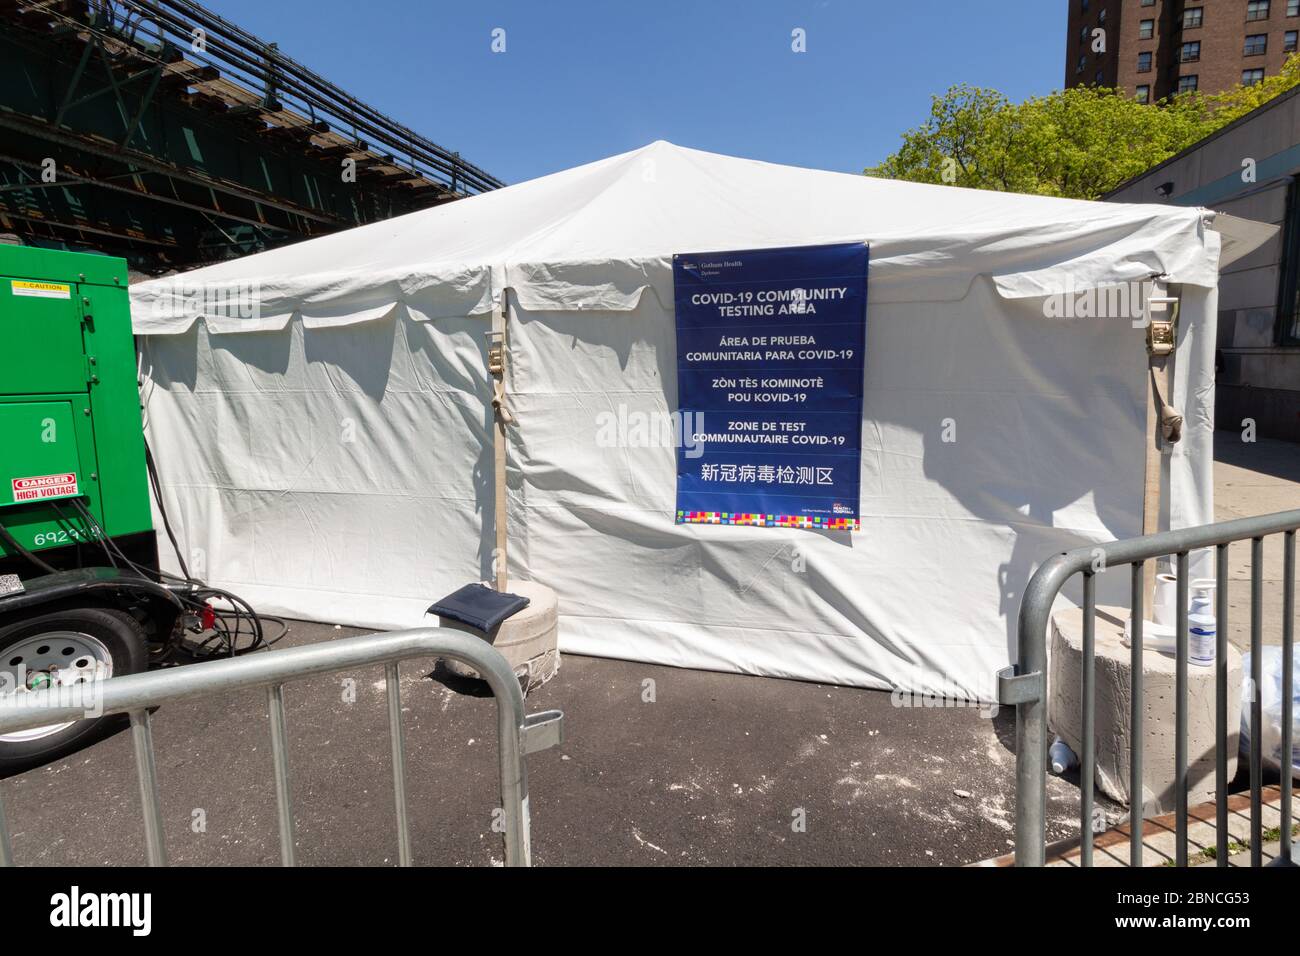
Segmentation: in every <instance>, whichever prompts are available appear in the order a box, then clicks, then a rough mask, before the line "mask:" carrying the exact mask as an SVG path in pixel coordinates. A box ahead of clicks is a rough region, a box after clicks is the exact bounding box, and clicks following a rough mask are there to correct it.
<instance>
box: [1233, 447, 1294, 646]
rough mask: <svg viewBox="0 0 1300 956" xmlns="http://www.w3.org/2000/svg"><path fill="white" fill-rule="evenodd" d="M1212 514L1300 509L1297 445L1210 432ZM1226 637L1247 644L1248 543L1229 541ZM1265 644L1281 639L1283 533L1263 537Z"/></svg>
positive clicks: (1248, 598)
mask: <svg viewBox="0 0 1300 956" xmlns="http://www.w3.org/2000/svg"><path fill="white" fill-rule="evenodd" d="M1214 439H1215V441H1214V459H1215V460H1214V517H1215V520H1216V521H1229V520H1231V519H1233V518H1245V517H1249V516H1251V515H1263V514H1270V513H1272V512H1275V511H1290V510H1291V509H1293V508H1300V445H1293V444H1291V443H1289V442H1280V441H1269V440H1260V441H1257V442H1253V443H1248V442H1243V441H1242V440H1241V435H1240V434H1239V433H1237V432H1231V431H1222V430H1221V431H1218V432H1215V435H1214ZM1228 576H1229V580H1230V582H1231V584H1230V586H1229V588H1228V638H1229V640H1231V641H1232V642H1233V643H1234V644H1235V645H1236V646H1237V647H1239V648H1240V649H1242V650H1243V651H1244V650H1248V649H1249V648H1250V542H1249V541H1240V542H1238V543H1236V544H1233V545H1229V546H1228ZM1263 585H1264V617H1263V627H1262V636H1263V639H1264V643H1265V644H1280V643H1282V536H1281V535H1273V536H1272V537H1269V538H1265V539H1264V572H1263Z"/></svg>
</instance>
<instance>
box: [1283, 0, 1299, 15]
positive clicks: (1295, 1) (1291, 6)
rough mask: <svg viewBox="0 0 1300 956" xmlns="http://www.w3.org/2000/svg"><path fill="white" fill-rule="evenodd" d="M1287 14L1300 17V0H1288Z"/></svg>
mask: <svg viewBox="0 0 1300 956" xmlns="http://www.w3.org/2000/svg"><path fill="white" fill-rule="evenodd" d="M1286 15H1287V16H1288V17H1300V0H1286Z"/></svg>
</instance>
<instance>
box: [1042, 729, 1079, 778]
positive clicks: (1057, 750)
mask: <svg viewBox="0 0 1300 956" xmlns="http://www.w3.org/2000/svg"><path fill="white" fill-rule="evenodd" d="M1047 760H1048V762H1049V763H1050V764H1051V765H1052V773H1054V774H1056V775H1057V776H1058V777H1059V776H1060V775H1061V774H1063V773H1065V771H1067V770H1069V769H1071V768H1073V767H1077V766H1078V765H1079V758H1078V756H1077V755H1076V754H1075V752H1074V751H1073V750H1071V749H1070V745H1069V744H1067V743H1066V742H1065V741H1064V740H1062V739H1061V738H1060V737H1057V738H1056V740H1055V741H1053V742H1052V746H1051V747H1050V748H1048V751H1047Z"/></svg>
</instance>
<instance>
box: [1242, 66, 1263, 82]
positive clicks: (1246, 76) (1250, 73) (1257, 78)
mask: <svg viewBox="0 0 1300 956" xmlns="http://www.w3.org/2000/svg"><path fill="white" fill-rule="evenodd" d="M1263 82H1264V71H1263V70H1242V71H1241V85H1242V86H1254V85H1255V84H1256V83H1263Z"/></svg>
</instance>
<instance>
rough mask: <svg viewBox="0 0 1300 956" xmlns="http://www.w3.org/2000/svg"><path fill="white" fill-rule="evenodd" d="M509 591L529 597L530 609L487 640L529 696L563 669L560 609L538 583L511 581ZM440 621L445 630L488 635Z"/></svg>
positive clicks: (470, 673)
mask: <svg viewBox="0 0 1300 956" xmlns="http://www.w3.org/2000/svg"><path fill="white" fill-rule="evenodd" d="M484 583H486V582H484ZM488 586H489V587H491V585H490V584H489V585H488ZM507 591H509V593H511V594H518V595H520V596H522V597H526V598H528V607H526V608H524V609H523V610H522V611H520V612H519V613H518V614H515V615H512V616H511V617H508V618H506V619H505V620H504V621H502V622H501V624H500V626H498V627H497V629H496V630H495V631H494V632H493V633H491V634H488V635H487V636H486V640H487V642H488V643H489V644H491V645H492V646H493V647H495V648H496V649H497V650H498V651H500V652H501V653H502V654H503V655H504V656H505V659H506V660H507V661H508V662H509V663H510V667H511V668H512V669H513V670H514V672H515V674H516V676H518V677H519V678H520V680H521V681H522V682H523V685H524V693H525V694H526V693H528V692H529V691H531V690H532V689H533V688H534V687H540V686H541V685H542V684H544V683H546V682H547V681H548V680H550V679H551V678H552V677H554V676H555V673H556V671H558V670H559V669H560V650H559V614H558V611H559V606H558V603H557V601H556V597H555V592H554V591H552V590H551V589H550V588H548V587H546V586H545V585H543V584H538V583H537V582H535V581H511V582H510V584H509V585H508V587H507ZM438 621H439V624H441V626H442V627H448V628H455V629H456V630H459V631H465V632H466V633H467V634H473V635H475V636H477V637H483V636H484V635H483V634H482V633H481V632H479V631H476V630H474V629H473V628H469V627H466V626H465V625H464V624H461V623H459V622H457V621H453V620H450V619H449V618H439V619H438ZM446 664H447V667H448V668H450V669H451V671H452V673H455V674H459V675H460V676H462V677H474V678H477V677H478V676H479V675H478V672H476V671H475V670H474V669H473V668H471V667H468V666H466V665H464V664H461V663H459V662H457V661H446Z"/></svg>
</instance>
